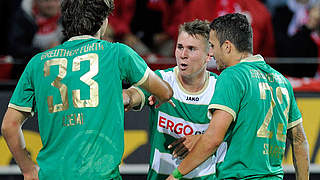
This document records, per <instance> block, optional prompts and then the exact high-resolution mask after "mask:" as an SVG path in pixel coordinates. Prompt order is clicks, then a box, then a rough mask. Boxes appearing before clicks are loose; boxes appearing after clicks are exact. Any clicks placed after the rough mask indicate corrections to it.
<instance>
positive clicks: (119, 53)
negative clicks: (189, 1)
mask: <svg viewBox="0 0 320 180" xmlns="http://www.w3.org/2000/svg"><path fill="white" fill-rule="evenodd" d="M149 72H150V69H149V68H148V67H147V65H146V63H145V62H144V60H143V59H142V58H141V57H139V56H138V55H137V54H136V53H135V52H134V51H133V50H132V49H131V48H129V47H128V46H126V45H124V44H120V43H110V42H107V41H103V40H99V39H95V38H94V37H91V36H77V37H73V38H71V39H70V40H69V41H66V42H65V43H63V44H61V45H59V46H57V47H55V48H53V49H50V50H48V51H45V52H43V53H40V54H38V55H36V56H34V57H33V58H32V59H31V61H30V62H29V63H28V65H27V67H26V69H25V71H24V73H23V74H22V76H21V78H20V80H19V82H18V84H17V87H16V89H15V91H14V93H13V95H12V98H11V100H10V104H9V107H12V108H15V109H17V110H20V111H25V112H37V113H38V121H39V132H40V136H41V140H42V144H43V147H42V149H41V150H40V152H39V154H38V157H37V162H38V164H39V167H40V171H39V178H40V179H46V180H48V179H90V180H91V179H97V180H99V179H111V178H120V177H119V176H120V173H119V169H118V166H119V164H120V162H121V158H122V154H123V148H124V137H123V136H124V122H123V121H124V107H123V98H122V80H124V79H126V80H127V81H129V82H131V83H133V84H136V85H140V84H141V83H143V82H144V81H145V79H146V78H147V76H148V73H149Z"/></svg>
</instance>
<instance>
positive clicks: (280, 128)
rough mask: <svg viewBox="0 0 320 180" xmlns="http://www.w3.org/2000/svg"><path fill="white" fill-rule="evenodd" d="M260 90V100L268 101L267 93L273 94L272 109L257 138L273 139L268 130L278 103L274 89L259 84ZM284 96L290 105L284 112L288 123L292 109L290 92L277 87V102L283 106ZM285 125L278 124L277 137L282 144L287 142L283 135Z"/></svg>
mask: <svg viewBox="0 0 320 180" xmlns="http://www.w3.org/2000/svg"><path fill="white" fill-rule="evenodd" d="M259 89H260V99H263V100H266V91H270V93H271V102H270V108H269V110H268V112H267V114H266V116H265V118H264V121H263V123H262V125H261V126H260V128H259V129H258V132H257V137H262V138H272V136H273V133H272V132H271V131H269V130H268V126H269V124H270V120H271V118H272V116H273V108H274V107H275V105H276V103H275V101H274V98H273V89H272V87H270V86H269V85H268V83H259ZM283 95H285V96H286V99H287V102H288V105H287V107H286V109H285V110H284V111H283V113H284V114H285V117H286V120H287V122H288V112H289V107H290V104H289V102H290V98H289V93H288V90H287V89H286V88H281V87H277V88H276V96H277V100H278V102H279V103H281V104H283V103H284V102H283ZM283 126H284V125H283V124H282V123H278V127H277V135H276V138H277V140H279V141H281V142H285V141H286V135H285V134H283Z"/></svg>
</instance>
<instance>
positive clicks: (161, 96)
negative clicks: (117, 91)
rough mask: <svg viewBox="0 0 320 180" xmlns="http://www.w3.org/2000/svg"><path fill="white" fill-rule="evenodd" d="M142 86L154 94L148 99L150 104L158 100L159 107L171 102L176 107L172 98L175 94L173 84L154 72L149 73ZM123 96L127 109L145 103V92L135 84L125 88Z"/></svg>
mask: <svg viewBox="0 0 320 180" xmlns="http://www.w3.org/2000/svg"><path fill="white" fill-rule="evenodd" d="M140 87H141V88H143V89H145V90H147V91H148V92H150V93H151V94H152V95H151V96H150V97H149V99H148V100H149V104H150V105H153V104H155V103H156V102H158V104H157V105H156V108H157V107H159V106H160V105H161V104H163V103H165V102H169V103H170V104H171V105H172V106H173V107H175V105H174V104H173V102H172V101H171V100H170V98H171V97H172V95H173V91H172V88H171V86H170V85H169V84H168V83H167V82H165V81H164V80H162V79H161V78H160V77H159V76H158V75H156V74H155V73H154V72H151V73H150V74H149V76H148V78H147V80H146V81H145V82H144V83H143V84H141V85H140ZM122 96H123V103H124V108H125V111H129V110H130V109H132V108H134V107H137V106H140V105H141V104H143V103H144V95H143V92H142V91H141V90H139V89H137V88H136V87H133V86H131V87H130V88H128V89H124V90H123V91H122Z"/></svg>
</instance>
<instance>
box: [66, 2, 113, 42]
mask: <svg viewBox="0 0 320 180" xmlns="http://www.w3.org/2000/svg"><path fill="white" fill-rule="evenodd" d="M113 9H114V2H113V0H62V3H61V10H62V15H61V19H62V26H63V28H64V30H63V34H64V35H65V36H66V38H70V37H73V36H79V35H95V34H96V33H97V32H98V31H99V29H100V27H101V26H102V24H103V21H104V20H105V19H106V17H107V16H109V14H110V13H111V12H112V11H113Z"/></svg>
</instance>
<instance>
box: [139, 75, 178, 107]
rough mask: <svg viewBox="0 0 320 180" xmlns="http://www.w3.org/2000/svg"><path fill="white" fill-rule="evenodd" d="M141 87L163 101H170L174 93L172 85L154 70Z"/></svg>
mask: <svg viewBox="0 0 320 180" xmlns="http://www.w3.org/2000/svg"><path fill="white" fill-rule="evenodd" d="M141 87H142V88H143V89H145V90H147V91H148V92H150V93H151V94H152V95H154V96H156V97H157V98H158V99H159V100H160V101H161V102H165V101H168V100H169V99H170V98H171V97H172V95H173V90H172V88H171V86H170V85H169V84H168V83H167V82H166V81H164V80H162V79H161V78H160V77H159V76H158V75H156V74H155V73H154V72H152V73H150V74H149V77H148V79H147V80H146V81H145V82H144V83H143V84H142V85H141Z"/></svg>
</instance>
